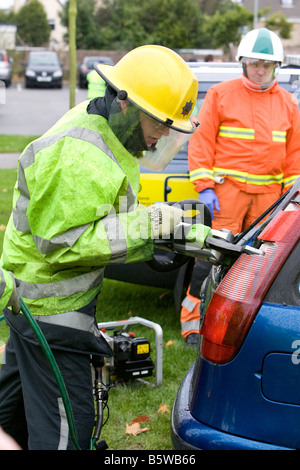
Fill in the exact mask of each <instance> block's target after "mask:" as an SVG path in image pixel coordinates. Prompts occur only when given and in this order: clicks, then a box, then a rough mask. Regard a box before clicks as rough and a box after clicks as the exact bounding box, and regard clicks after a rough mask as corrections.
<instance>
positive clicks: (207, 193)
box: [198, 188, 220, 219]
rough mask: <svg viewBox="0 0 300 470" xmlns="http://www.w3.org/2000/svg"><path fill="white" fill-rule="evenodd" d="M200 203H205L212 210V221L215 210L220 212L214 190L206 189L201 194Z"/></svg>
mask: <svg viewBox="0 0 300 470" xmlns="http://www.w3.org/2000/svg"><path fill="white" fill-rule="evenodd" d="M198 199H199V201H201V202H204V204H206V205H207V207H208V208H209V210H210V213H211V219H213V218H214V208H215V209H216V211H218V212H219V211H220V204H219V199H218V198H217V195H216V193H215V192H214V190H213V189H212V188H208V189H204V190H203V191H201V192H200V193H199V197H198Z"/></svg>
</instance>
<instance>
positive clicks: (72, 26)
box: [69, 0, 77, 108]
mask: <svg viewBox="0 0 300 470" xmlns="http://www.w3.org/2000/svg"><path fill="white" fill-rule="evenodd" d="M76 16H77V0H70V2H69V54H70V108H73V107H74V106H75V88H76Z"/></svg>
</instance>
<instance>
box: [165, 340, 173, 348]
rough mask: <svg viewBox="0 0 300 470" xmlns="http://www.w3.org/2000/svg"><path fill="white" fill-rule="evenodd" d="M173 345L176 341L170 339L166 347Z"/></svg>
mask: <svg viewBox="0 0 300 470" xmlns="http://www.w3.org/2000/svg"><path fill="white" fill-rule="evenodd" d="M172 344H174V341H172V340H171V339H169V341H167V343H166V347H168V346H172Z"/></svg>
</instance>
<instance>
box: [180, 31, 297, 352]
mask: <svg viewBox="0 0 300 470" xmlns="http://www.w3.org/2000/svg"><path fill="white" fill-rule="evenodd" d="M283 58H284V53H283V47H282V43H281V40H280V38H279V37H278V36H277V35H276V34H275V33H274V32H272V31H270V30H268V29H266V28H260V29H255V30H253V31H250V32H249V33H247V34H246V35H245V36H244V38H243V39H242V41H241V43H240V45H239V47H238V51H237V60H238V61H239V62H240V63H241V65H242V72H243V73H242V76H241V77H239V78H236V79H233V80H228V81H225V82H222V83H219V84H217V85H214V86H212V87H211V88H210V89H209V90H208V92H207V95H206V97H205V100H204V103H203V106H202V108H201V109H200V111H199V114H198V121H199V122H200V126H199V127H198V129H197V131H196V132H195V133H194V135H193V136H192V137H191V139H190V143H189V150H188V160H189V170H190V180H191V182H192V183H193V184H194V185H195V188H194V189H195V191H196V192H197V193H199V200H201V201H202V202H204V203H205V204H206V205H207V206H208V207H209V209H210V211H211V214H212V218H213V221H212V227H213V228H214V229H217V230H219V229H221V228H226V229H229V230H231V231H232V233H233V234H236V233H240V232H241V231H243V230H245V229H246V228H247V227H248V226H249V225H250V224H251V223H252V222H254V221H255V220H256V219H257V218H258V216H260V215H261V214H262V213H263V212H264V211H265V210H266V209H267V208H268V207H270V206H271V205H272V204H273V203H274V202H275V201H276V200H277V199H278V198H279V197H280V195H281V194H282V193H283V192H285V191H287V189H288V188H289V187H290V186H292V185H293V183H294V182H295V180H296V179H297V178H298V177H299V176H300V145H299V142H300V114H299V108H298V103H297V100H296V98H295V96H294V95H292V94H291V93H289V92H288V91H286V90H284V89H283V88H282V87H280V86H279V85H278V82H277V79H276V72H277V70H278V69H279V67H280V65H281V64H282V62H283ZM208 272H209V265H208V263H206V262H205V261H197V262H196V266H195V269H194V272H193V275H192V280H191V284H190V287H189V289H188V291H187V296H186V298H185V299H184V300H183V302H182V310H181V328H182V336H183V337H184V338H186V342H187V344H190V345H192V346H194V345H195V344H197V342H198V339H199V320H200V314H199V305H200V299H199V291H200V286H201V283H202V278H203V277H206V276H207V274H208Z"/></svg>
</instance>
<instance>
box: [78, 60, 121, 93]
mask: <svg viewBox="0 0 300 470" xmlns="http://www.w3.org/2000/svg"><path fill="white" fill-rule="evenodd" d="M94 64H108V65H114V61H113V60H112V59H111V58H110V57H107V56H87V57H85V58H84V59H83V62H82V64H80V65H79V76H78V86H79V88H87V80H86V76H87V74H88V73H89V72H90V71H91V70H93V69H94Z"/></svg>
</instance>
